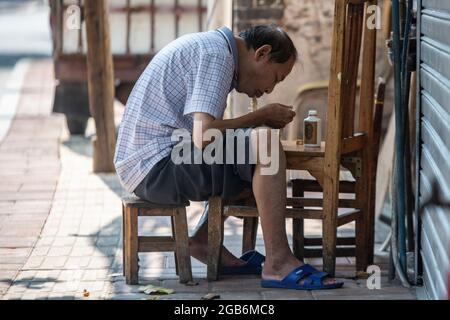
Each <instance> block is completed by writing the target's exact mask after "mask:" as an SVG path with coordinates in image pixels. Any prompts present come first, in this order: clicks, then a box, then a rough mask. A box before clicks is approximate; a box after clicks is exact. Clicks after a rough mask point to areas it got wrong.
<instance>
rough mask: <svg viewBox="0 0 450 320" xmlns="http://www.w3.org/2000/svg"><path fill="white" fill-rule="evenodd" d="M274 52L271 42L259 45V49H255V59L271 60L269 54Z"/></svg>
mask: <svg viewBox="0 0 450 320" xmlns="http://www.w3.org/2000/svg"><path fill="white" fill-rule="evenodd" d="M271 52H272V46H271V45H270V44H265V45H263V46H262V47H259V48H258V50H256V51H255V60H256V61H258V62H259V61H263V60H267V61H268V60H269V54H270V53H271Z"/></svg>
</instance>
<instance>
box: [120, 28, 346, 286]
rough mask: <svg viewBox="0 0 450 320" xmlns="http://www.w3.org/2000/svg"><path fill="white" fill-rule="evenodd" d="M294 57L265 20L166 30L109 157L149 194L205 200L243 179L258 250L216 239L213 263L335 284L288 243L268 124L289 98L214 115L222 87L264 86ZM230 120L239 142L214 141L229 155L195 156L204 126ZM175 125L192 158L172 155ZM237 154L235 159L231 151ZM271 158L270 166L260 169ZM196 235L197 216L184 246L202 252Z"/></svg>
mask: <svg viewBox="0 0 450 320" xmlns="http://www.w3.org/2000/svg"><path fill="white" fill-rule="evenodd" d="M296 60H297V50H296V48H295V46H294V44H293V42H292V40H291V39H290V38H289V36H288V35H287V34H286V33H285V32H284V31H283V30H281V29H280V28H278V27H276V26H274V25H269V26H264V25H263V26H257V27H254V28H251V29H249V30H246V31H244V32H242V33H241V34H240V35H239V36H234V35H233V34H232V32H231V31H230V30H229V29H228V28H221V29H218V30H214V31H208V32H204V33H196V34H190V35H186V36H183V37H181V38H179V39H177V40H175V41H174V42H172V43H170V44H169V45H168V46H166V47H165V48H164V49H162V50H161V51H160V52H159V53H158V54H157V55H156V56H155V57H154V58H153V60H152V61H151V63H150V64H149V65H148V67H147V68H146V70H145V71H144V73H143V74H142V76H141V77H140V79H139V80H138V81H137V83H136V85H135V87H134V89H133V91H132V93H131V95H130V97H129V100H128V102H127V106H126V109H125V114H124V117H123V120H122V124H121V127H120V130H119V138H118V143H117V150H116V155H115V161H114V162H115V166H116V170H117V173H118V175H119V178H120V181H121V183H122V184H123V186H124V187H125V188H126V189H127V190H128V191H130V192H134V193H135V194H136V195H137V196H139V197H140V198H142V199H145V200H147V201H150V202H153V203H162V204H181V203H183V202H186V201H187V200H191V201H207V200H208V199H209V198H210V197H211V196H220V197H223V198H224V199H229V198H230V199H231V198H232V199H235V198H237V197H238V196H239V195H240V194H242V192H243V191H244V190H245V189H246V188H252V190H253V194H254V196H255V199H256V202H257V206H258V211H259V214H260V219H261V226H262V230H263V237H264V244H265V251H266V257H264V256H262V255H261V254H259V253H258V252H256V251H253V252H249V253H247V254H245V255H244V256H242V257H241V258H240V259H239V258H237V257H235V256H233V255H232V254H231V253H230V252H229V251H228V250H227V249H226V248H223V249H222V256H221V263H222V272H223V273H228V274H233V273H237V274H242V273H257V274H261V276H262V281H261V284H262V286H264V287H276V288H288V289H299V290H302V289H324V288H330V289H331V288H338V287H341V286H342V283H338V282H336V281H335V280H334V279H332V278H331V277H330V276H329V275H328V274H326V273H323V272H319V271H318V270H316V269H314V268H313V267H311V266H310V265H307V264H303V262H301V261H299V260H297V259H296V258H295V256H294V255H293V254H292V251H291V250H290V248H289V245H288V239H287V235H286V229H285V209H286V167H285V165H286V164H285V162H286V160H285V155H284V152H283V150H282V148H281V145H280V143H279V141H278V140H277V141H276V143H273V141H274V140H273V138H274V133H273V130H271V128H273V129H279V128H283V127H285V126H286V125H287V124H288V123H289V122H291V121H292V120H293V118H294V116H295V113H294V112H293V111H292V108H291V107H288V106H284V105H281V104H269V105H266V106H264V107H262V108H260V109H258V110H256V111H254V112H251V113H249V114H247V115H245V116H243V117H240V118H236V119H228V120H224V119H223V114H224V110H225V107H226V100H227V96H228V94H229V92H230V91H231V90H233V89H235V90H236V91H238V92H241V93H245V94H247V95H248V96H249V97H251V98H256V97H261V96H262V95H263V94H269V93H271V92H272V91H273V89H274V87H275V86H276V85H277V84H278V83H280V82H281V81H283V80H284V79H285V78H286V77H287V76H288V75H289V73H290V72H291V70H292V68H293V67H294V64H295V62H296ZM230 129H244V130H245V133H246V135H245V136H246V139H245V143H244V144H241V148H237V149H236V148H235V146H231V145H230V143H229V141H230V140H227V142H225V143H222V144H221V145H223V152H224V153H225V154H227V155H229V154H230V152H231V154H233V155H232V156H231V159H232V160H233V161H231V162H229V161H227V162H226V163H223V162H215V163H206V162H205V161H200V162H198V161H195V159H194V158H196V156H195V155H194V154H198V151H199V150H200V151H202V150H204V149H205V147H207V146H208V144H209V143H211V141H207V140H208V139H204V137H205V133H206V132H208V131H211V130H215V131H214V132H217V131H220V132H222V133H225V132H227V134H228V133H229V131H230ZM180 130H184V131H187V132H189V133H190V135H191V137H192V142H193V148H192V149H183V151H184V153H188V154H183V155H182V157H183V159H188V160H192V159H194V161H193V162H194V163H193V162H192V161H181V162H177V161H174V150H176V146H177V145H178V144H177V139H176V138H175V139H174V135H175V133H176V132H179V131H180ZM255 132H256V133H258V134H255ZM259 133H264V134H262V135H260V134H259ZM258 137H259V138H261V137H267V143H262V144H261V143H260V141H259V142H258V143H257V142H256V141H255V140H258ZM205 140H206V141H205ZM216 140H217V139H215V142H217V141H216ZM271 141H272V143H270V142H271ZM255 146H257V147H255ZM261 146H263V147H264V148H267V149H268V150H267V152H268V155H270V160H269V162H263V161H261V157H259V156H256V161H255V162H254V163H253V162H252V161H250V158H252V157H251V156H250V155H251V154H258V150H257V149H258V147H259V148H260V147H261ZM238 147H239V144H238ZM186 150H188V151H186ZM189 150H190V151H189ZM216 151H217V150H216ZM233 151H236V152H233ZM196 152H197V153H196ZM242 154H244V157H243V158H244V161H237V158H239V156H242ZM258 155H259V154H258ZM197 160H198V158H197ZM273 164H276V166H275V168H276V170H275V171H274V172H272V173H270V174H267V173H264V170H265V169H268V168H269V167H270V166H272V167H273ZM269 171H270V170H269ZM206 245H207V222H206V219H203V220H202V222H201V223H200V226H199V228H198V229H197V230H196V233H195V235H194V236H193V237H192V238H191V239H190V249H191V254H192V256H193V257H195V258H197V259H198V260H200V261H202V262H205V261H206ZM264 260H265V261H264ZM262 262H264V264H263V266H261V264H262Z"/></svg>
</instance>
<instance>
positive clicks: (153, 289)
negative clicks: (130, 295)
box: [139, 284, 174, 295]
mask: <svg viewBox="0 0 450 320" xmlns="http://www.w3.org/2000/svg"><path fill="white" fill-rule="evenodd" d="M139 291H140V292H143V293H145V294H147V295H167V294H172V293H174V290H173V289H167V288H163V287H157V286H154V285H151V284H150V285H148V286H145V287H140V288H139Z"/></svg>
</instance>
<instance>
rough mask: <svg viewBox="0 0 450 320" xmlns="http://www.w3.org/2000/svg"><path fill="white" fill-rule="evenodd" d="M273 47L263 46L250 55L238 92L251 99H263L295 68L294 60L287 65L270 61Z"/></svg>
mask: <svg viewBox="0 0 450 320" xmlns="http://www.w3.org/2000/svg"><path fill="white" fill-rule="evenodd" d="M271 50H272V47H271V46H269V45H265V46H262V47H261V48H259V49H258V50H256V51H255V52H254V53H253V51H252V53H251V54H250V55H249V59H248V60H249V61H248V65H247V66H246V67H245V68H242V69H241V70H245V71H244V72H241V73H240V75H239V83H238V86H237V88H236V89H237V91H238V92H241V93H245V94H247V95H248V96H249V97H257V98H259V97H261V96H262V95H263V94H264V93H267V94H269V93H271V92H272V91H273V89H274V88H275V86H276V85H277V84H278V83H280V82H282V81H283V80H284V79H285V78H286V77H287V76H288V75H289V74H290V73H291V71H292V68H293V67H294V64H295V60H294V58H291V59H289V60H288V61H286V62H285V63H277V62H275V61H270V59H269V54H270V52H271Z"/></svg>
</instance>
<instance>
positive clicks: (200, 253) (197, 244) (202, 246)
mask: <svg viewBox="0 0 450 320" xmlns="http://www.w3.org/2000/svg"><path fill="white" fill-rule="evenodd" d="M207 248H208V247H207V245H206V242H204V241H198V240H196V239H195V238H190V239H189V249H190V251H191V256H192V257H194V258H195V259H197V260H199V261H200V262H202V263H204V264H206V259H207V255H208V250H207ZM245 264H246V262H245V261H243V260H241V259H239V258H237V257H236V256H234V255H233V254H232V253H231V252H230V251H228V249H227V248H225V247H224V246H222V254H221V257H220V265H221V266H222V267H240V266H243V265H245Z"/></svg>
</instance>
